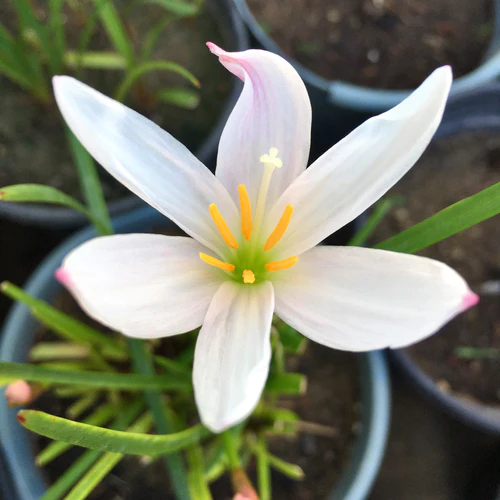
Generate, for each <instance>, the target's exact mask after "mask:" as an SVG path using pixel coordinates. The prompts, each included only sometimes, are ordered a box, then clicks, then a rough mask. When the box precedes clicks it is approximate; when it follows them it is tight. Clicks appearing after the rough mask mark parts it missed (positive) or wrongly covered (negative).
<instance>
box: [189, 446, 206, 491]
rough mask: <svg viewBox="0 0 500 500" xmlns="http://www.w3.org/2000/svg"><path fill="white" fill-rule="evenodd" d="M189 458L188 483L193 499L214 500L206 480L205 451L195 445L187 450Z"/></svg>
mask: <svg viewBox="0 0 500 500" xmlns="http://www.w3.org/2000/svg"><path fill="white" fill-rule="evenodd" d="M186 452H187V458H188V464H189V469H188V483H189V491H190V493H191V498H195V499H196V500H212V495H211V493H210V488H209V487H208V483H207V480H206V478H205V466H204V459H203V449H202V448H201V446H200V445H198V444H194V445H191V446H189V447H188V448H187V450H186Z"/></svg>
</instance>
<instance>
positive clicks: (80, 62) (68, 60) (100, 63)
mask: <svg viewBox="0 0 500 500" xmlns="http://www.w3.org/2000/svg"><path fill="white" fill-rule="evenodd" d="M64 63H65V64H66V66H68V67H69V68H72V69H76V68H89V69H120V70H123V69H127V61H126V60H125V59H124V58H123V56H122V55H121V54H117V53H116V52H92V51H88V52H78V51H75V50H68V51H67V52H66V53H65V54H64Z"/></svg>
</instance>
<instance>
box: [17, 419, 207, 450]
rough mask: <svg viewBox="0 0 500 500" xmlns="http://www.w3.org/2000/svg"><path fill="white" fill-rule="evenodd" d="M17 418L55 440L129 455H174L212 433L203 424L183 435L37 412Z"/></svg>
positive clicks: (185, 431) (30, 428)
mask: <svg viewBox="0 0 500 500" xmlns="http://www.w3.org/2000/svg"><path fill="white" fill-rule="evenodd" d="M17 418H18V420H19V422H20V423H21V424H22V425H23V426H24V427H26V428H27V429H29V430H30V431H33V432H36V433H37V434H40V435H42V436H45V437H48V438H51V439H55V440H58V441H64V442H66V443H71V444H73V445H77V446H82V447H84V448H90V449H91V450H99V451H110V452H113V453H126V454H129V455H159V454H162V455H163V454H167V453H174V452H176V451H179V450H182V449H183V448H185V447H186V446H189V445H191V444H193V443H197V442H198V441H199V440H200V439H202V438H204V437H206V436H208V435H209V434H210V431H209V430H207V429H205V428H204V427H203V426H201V425H199V424H198V425H195V426H193V427H190V428H188V429H186V430H184V431H181V432H176V433H172V434H161V435H153V434H140V433H130V432H123V431H115V430H111V429H106V428H103V427H96V426H93V425H88V424H82V423H80V422H73V421H72V420H67V419H65V418H61V417H56V416H54V415H50V414H48V413H44V412H41V411H36V410H21V411H20V412H18V414H17Z"/></svg>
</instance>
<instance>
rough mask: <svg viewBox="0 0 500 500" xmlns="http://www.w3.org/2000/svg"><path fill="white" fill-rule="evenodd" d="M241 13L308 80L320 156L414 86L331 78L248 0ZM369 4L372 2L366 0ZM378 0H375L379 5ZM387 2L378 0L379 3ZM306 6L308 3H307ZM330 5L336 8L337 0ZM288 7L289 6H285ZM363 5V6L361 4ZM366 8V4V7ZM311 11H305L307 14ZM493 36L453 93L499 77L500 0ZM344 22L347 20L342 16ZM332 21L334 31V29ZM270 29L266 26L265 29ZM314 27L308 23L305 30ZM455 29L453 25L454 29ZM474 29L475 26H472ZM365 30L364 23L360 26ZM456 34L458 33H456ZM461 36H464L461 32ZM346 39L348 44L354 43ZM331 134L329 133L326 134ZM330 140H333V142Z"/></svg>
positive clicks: (241, 0)
mask: <svg viewBox="0 0 500 500" xmlns="http://www.w3.org/2000/svg"><path fill="white" fill-rule="evenodd" d="M233 2H234V4H235V5H236V7H237V9H238V12H239V14H240V15H241V17H242V19H243V20H244V22H245V23H246V25H247V26H248V28H249V30H250V32H251V33H252V35H253V37H254V39H255V40H256V42H257V45H258V46H260V47H262V48H264V49H266V50H270V51H272V52H275V53H277V54H280V55H281V56H283V57H285V58H286V59H288V60H289V61H290V62H291V63H292V64H293V65H294V66H295V68H296V69H297V71H298V72H299V73H300V75H301V77H302V78H303V80H304V81H305V82H306V84H307V87H308V90H309V93H310V96H311V100H312V103H313V110H314V117H315V120H314V127H315V133H314V140H315V151H316V150H317V152H316V156H317V155H318V154H320V153H321V152H322V151H324V150H325V149H326V148H328V147H329V146H330V145H331V144H332V142H331V141H332V139H334V140H333V142H336V141H337V140H339V139H340V138H342V137H343V136H344V135H346V134H347V133H348V132H349V131H350V130H352V129H353V128H354V127H356V126H357V125H359V124H360V123H362V122H363V121H364V120H366V119H367V118H369V117H370V116H373V115H376V114H379V113H382V112H384V111H386V110H388V109H390V108H392V107H394V106H395V105H397V104H398V103H399V102H401V101H402V100H403V99H404V98H405V97H407V96H408V95H409V94H410V92H411V91H412V90H413V89H408V90H389V89H377V88H370V87H363V86H360V85H355V84H351V83H347V82H345V81H341V80H329V79H327V78H324V77H322V76H320V75H318V74H317V73H315V72H313V71H311V70H310V69H308V68H306V67H305V66H304V65H302V64H300V63H299V62H298V61H297V60H296V59H294V58H292V57H290V56H289V55H287V54H286V53H285V51H284V50H283V48H282V47H280V46H279V45H278V44H277V43H276V42H275V41H274V40H273V39H272V38H271V36H269V35H268V34H267V32H266V29H267V24H266V25H265V26H264V24H265V23H264V20H262V21H263V22H262V24H260V23H259V21H258V20H257V19H256V18H255V16H254V14H253V13H252V11H251V10H250V8H249V6H248V3H247V0H233ZM365 3H366V4H368V3H370V2H365ZM375 3H376V2H373V4H375ZM379 3H383V2H377V4H379ZM304 5H306V4H304ZM328 6H329V7H331V8H332V9H334V7H335V2H330V3H329V4H328ZM283 8H285V5H284V6H283ZM360 8H361V7H360ZM364 8H365V7H364ZM307 13H308V11H307V12H306V11H304V14H307ZM492 17H493V19H492V30H493V33H492V36H491V38H490V45H489V47H488V49H487V51H486V53H485V57H484V60H483V62H482V63H481V64H480V65H479V66H478V67H477V68H476V69H474V70H473V71H471V72H470V73H468V74H465V75H464V76H462V77H459V78H457V79H456V80H455V81H454V83H453V87H452V91H451V93H452V95H456V94H460V93H463V92H467V91H469V90H471V89H474V88H476V87H480V86H482V85H484V84H485V83H487V82H490V81H492V80H495V79H496V78H497V77H498V76H499V74H500V51H499V49H500V0H493V1H492ZM339 22H340V23H344V22H347V20H344V19H340V21H339ZM333 26H334V25H333V24H332V31H333V29H334V28H333ZM265 28H266V29H265ZM306 29H310V28H307V27H306V26H305V25H304V30H306ZM450 29H452V28H450ZM471 29H473V27H471ZM359 30H363V26H360V27H359ZM455 35H456V33H455ZM459 36H460V35H459ZM351 42H352V41H351V40H346V41H345V43H351ZM325 134H328V135H325ZM329 141H330V142H329Z"/></svg>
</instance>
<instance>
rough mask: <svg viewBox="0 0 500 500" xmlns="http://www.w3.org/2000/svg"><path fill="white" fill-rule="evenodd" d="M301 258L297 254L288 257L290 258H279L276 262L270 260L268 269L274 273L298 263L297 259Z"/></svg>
mask: <svg viewBox="0 0 500 500" xmlns="http://www.w3.org/2000/svg"><path fill="white" fill-rule="evenodd" d="M298 260H299V258H298V257H297V256H295V257H288V259H285V260H278V261H276V262H268V263H267V264H266V269H267V270H268V271H269V272H270V273H274V271H283V270H284V269H290V268H291V267H292V266H294V265H295V264H297V261H298Z"/></svg>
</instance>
